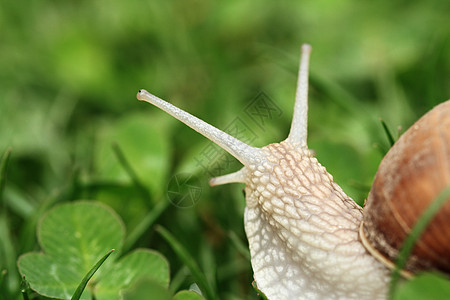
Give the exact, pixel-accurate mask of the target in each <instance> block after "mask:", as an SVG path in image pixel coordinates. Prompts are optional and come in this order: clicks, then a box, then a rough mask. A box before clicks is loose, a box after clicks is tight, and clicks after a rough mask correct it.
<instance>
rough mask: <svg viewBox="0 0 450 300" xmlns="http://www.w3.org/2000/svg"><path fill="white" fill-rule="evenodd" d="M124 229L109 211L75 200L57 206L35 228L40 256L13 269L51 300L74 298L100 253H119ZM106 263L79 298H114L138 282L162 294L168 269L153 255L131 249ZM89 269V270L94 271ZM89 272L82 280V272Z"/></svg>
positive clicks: (21, 261) (30, 256) (21, 260)
mask: <svg viewBox="0 0 450 300" xmlns="http://www.w3.org/2000/svg"><path fill="white" fill-rule="evenodd" d="M124 235H125V229H124V226H123V224H122V221H121V219H120V218H119V217H118V216H117V215H116V214H115V213H114V211H112V210H111V209H110V208H109V207H107V206H105V205H103V204H99V203H93V202H86V201H80V202H76V203H70V204H63V205H60V206H57V207H55V208H53V209H52V210H50V211H49V212H48V213H47V214H46V215H45V216H44V217H43V218H42V220H41V222H40V225H39V226H38V237H39V242H40V244H41V247H42V250H43V253H27V254H24V255H22V256H21V257H20V258H19V261H18V266H19V270H20V273H21V274H22V276H25V277H26V279H27V281H28V282H29V284H30V287H31V289H33V290H34V291H36V292H37V293H39V294H41V295H44V296H48V297H54V298H64V299H69V298H70V297H71V295H74V297H78V296H79V294H78V295H75V294H74V291H75V290H76V289H77V287H79V285H80V281H82V279H83V277H84V281H83V282H82V285H83V284H84V285H85V284H86V283H87V281H88V280H89V278H88V276H90V275H92V273H93V269H92V268H93V266H94V265H95V264H96V263H97V265H96V266H95V267H99V264H100V263H101V260H100V261H99V259H100V258H102V259H103V260H105V259H106V256H105V255H104V253H105V251H107V250H109V249H111V248H115V249H117V250H120V249H121V247H122V244H123V240H124ZM111 258H112V259H109V260H108V261H106V262H105V263H104V264H103V266H102V267H101V268H100V269H99V270H98V272H96V273H95V275H94V276H93V278H92V279H91V280H90V281H89V284H88V285H87V287H88V288H87V289H85V290H84V291H83V292H82V294H81V296H80V298H79V299H91V298H92V294H95V298H96V299H97V300H106V299H120V294H121V292H122V291H123V290H125V289H126V288H128V287H130V286H131V285H133V284H134V283H135V282H138V281H139V280H141V279H142V278H150V279H151V280H152V281H153V282H155V283H156V284H158V285H159V286H161V287H162V288H163V289H166V290H167V286H168V284H169V265H168V263H167V261H166V259H165V258H164V257H163V256H162V255H161V254H159V253H157V252H155V251H151V250H146V249H140V250H136V251H134V252H132V253H130V254H128V255H127V256H125V257H123V258H122V259H120V260H119V261H118V262H114V257H111ZM95 267H94V268H95ZM88 272H89V274H88V275H87V276H86V274H87V273H88ZM74 299H77V298H74Z"/></svg>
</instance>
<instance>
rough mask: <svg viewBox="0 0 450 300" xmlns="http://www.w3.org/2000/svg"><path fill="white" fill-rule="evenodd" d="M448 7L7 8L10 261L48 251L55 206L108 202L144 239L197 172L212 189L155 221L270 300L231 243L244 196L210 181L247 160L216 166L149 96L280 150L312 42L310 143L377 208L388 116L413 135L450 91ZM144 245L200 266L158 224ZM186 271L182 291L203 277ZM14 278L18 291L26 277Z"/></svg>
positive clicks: (204, 2) (345, 183)
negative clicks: (375, 188) (143, 96)
mask: <svg viewBox="0 0 450 300" xmlns="http://www.w3.org/2000/svg"><path fill="white" fill-rule="evenodd" d="M449 13H450V2H449V1H444V0H430V1H415V2H411V1H387V0H385V1H370V2H369V1H356V0H348V1H327V0H319V1H317V0H308V1H297V2H294V1H268V0H263V1H261V0H260V1H256V0H239V1H238V0H233V1H211V0H188V1H175V0H171V1H167V0H153V1H137V0H131V1H118V0H109V1H105V0H93V1H48V0H39V1H37V0H31V1H26V2H23V1H13V0H6V1H2V2H0V153H4V151H6V150H7V149H8V148H11V149H12V156H11V160H10V162H9V167H8V182H7V185H6V189H5V193H4V203H3V204H2V206H1V209H3V210H6V211H7V212H8V224H9V226H10V229H11V230H10V238H11V240H12V241H13V242H14V243H13V245H12V250H11V249H10V251H9V252H8V251H3V253H1V254H2V257H1V261H0V267H1V268H5V267H6V268H8V269H11V268H13V266H14V261H15V258H14V256H15V255H19V254H21V253H23V252H26V251H30V250H35V249H37V247H38V246H37V243H36V241H35V236H34V235H35V231H34V230H35V228H34V226H35V224H36V220H37V218H38V217H39V215H40V214H42V213H43V211H45V210H46V209H47V208H48V207H50V206H53V205H54V204H55V203H56V202H62V201H71V200H75V199H82V198H83V199H93V200H99V201H103V202H105V203H107V204H109V205H111V206H112V207H113V208H114V209H115V210H116V211H117V212H118V214H119V215H120V216H121V217H122V218H123V219H124V220H125V223H126V226H127V228H128V230H129V231H131V230H133V229H134V228H136V226H137V225H138V224H139V223H140V221H141V220H142V218H144V216H145V215H146V214H148V212H149V211H151V210H152V208H153V207H154V206H155V205H157V204H158V203H162V202H166V203H167V202H168V192H170V189H171V188H170V185H169V183H170V182H171V178H173V176H174V175H176V174H181V173H184V174H191V175H193V176H194V177H195V179H196V181H195V182H196V186H197V187H199V190H200V191H201V194H200V195H199V196H196V200H197V202H196V203H195V205H188V206H187V207H177V206H176V205H168V206H167V207H166V208H165V210H164V213H163V214H162V215H161V216H160V217H159V218H158V220H157V223H159V224H162V225H164V226H165V227H167V228H168V229H169V230H170V231H171V232H172V233H174V235H175V236H176V237H177V238H179V240H180V241H181V242H182V244H183V245H185V246H186V247H187V248H188V249H189V251H190V253H191V254H192V255H194V257H195V258H196V259H197V261H198V262H199V264H200V265H201V267H202V268H203V270H204V272H205V274H206V275H207V276H208V278H209V279H210V280H211V282H214V283H215V285H216V289H217V291H218V293H219V296H220V297H221V298H222V299H243V298H254V299H256V296H255V293H254V291H253V290H252V288H251V286H250V282H251V281H252V274H251V267H250V263H249V262H248V260H247V259H246V257H245V255H244V254H242V252H241V251H239V247H238V246H237V245H238V244H237V243H236V242H233V240H235V239H236V238H237V240H239V241H242V243H246V239H245V234H244V231H243V209H244V206H245V203H244V197H243V195H242V188H243V186H241V185H236V184H234V185H226V186H219V187H215V188H210V187H209V186H208V185H207V181H208V179H209V177H210V174H209V173H212V175H219V174H222V173H225V172H226V171H229V170H232V171H233V170H237V169H238V168H240V166H239V164H238V163H237V162H234V163H230V164H227V165H222V166H223V170H221V171H217V169H214V170H213V168H212V167H211V165H207V166H206V169H204V168H203V167H201V166H200V165H199V164H198V160H199V159H200V158H201V157H202V155H203V153H204V151H205V149H206V148H207V147H208V145H209V143H208V141H207V140H206V139H205V138H203V137H201V136H200V135H199V134H197V133H195V132H194V131H193V130H191V129H189V128H187V127H186V126H185V125H183V124H181V123H180V122H178V121H176V120H174V119H173V118H172V117H170V116H168V115H166V114H165V113H163V112H161V111H159V110H158V109H156V108H154V107H152V106H150V105H148V104H144V103H141V102H138V101H137V100H136V98H135V95H136V93H137V91H138V90H139V89H141V88H145V89H147V90H149V91H150V92H152V93H154V94H156V95H158V96H160V97H161V98H163V99H166V100H169V101H170V102H172V103H174V104H175V105H177V106H179V107H181V108H183V109H185V110H187V111H189V112H191V113H193V114H194V115H196V116H198V117H200V118H202V119H204V120H205V121H207V122H209V123H210V124H213V125H214V126H216V127H218V128H222V129H224V128H227V126H229V125H230V124H234V123H233V122H234V121H235V119H236V117H239V120H242V124H243V125H244V126H246V127H248V128H249V129H250V132H251V133H252V136H251V137H253V138H252V144H253V145H255V146H264V145H266V144H268V143H272V142H278V141H281V140H283V139H284V138H285V137H286V136H287V132H288V130H289V126H290V120H291V115H292V109H293V101H294V96H295V88H296V80H297V69H298V59H299V53H300V50H299V49H300V46H301V44H302V43H305V42H307V43H309V44H311V45H312V47H313V52H312V59H311V87H310V97H309V103H310V107H309V137H308V139H309V146H310V148H311V149H313V150H315V151H316V153H317V157H318V159H319V161H320V162H321V163H322V164H323V165H325V166H326V167H327V169H328V171H329V172H330V173H331V174H333V176H334V178H335V180H336V181H337V182H338V183H339V184H340V185H341V186H342V187H343V189H344V190H345V191H346V192H347V193H348V194H349V195H350V196H352V197H353V198H354V199H355V200H356V201H357V202H358V203H361V204H362V203H363V201H364V199H365V197H366V195H367V193H368V190H369V188H370V185H371V181H372V179H373V176H374V174H375V172H376V169H377V166H378V164H379V161H380V160H381V158H382V156H383V154H384V153H385V152H386V150H387V149H388V148H389V145H388V141H387V138H386V135H385V134H384V132H383V130H382V127H381V124H380V122H379V120H378V118H382V119H384V120H385V121H386V123H387V124H388V126H389V127H390V128H391V130H392V131H393V132H395V133H397V128H398V127H399V126H400V127H401V128H403V130H405V129H406V128H408V127H409V126H410V125H411V124H412V123H413V122H414V121H415V120H417V119H418V118H419V117H420V116H421V115H423V114H424V113H425V112H426V111H428V110H429V109H431V108H432V107H433V106H434V105H436V104H438V103H440V102H443V101H445V100H447V99H448V98H450V84H449V83H450V75H449V74H450V43H449V42H450V41H449V37H450V26H449V17H448V16H449ZM261 93H263V94H261ZM261 95H263V96H264V97H266V98H265V99H269V100H270V101H271V103H274V104H275V105H276V108H277V111H278V112H279V113H278V114H277V115H276V116H273V117H271V118H266V119H265V120H264V121H265V123H264V126H259V125H258V124H257V123H256V122H255V121H254V120H253V119H252V118H250V117H249V115H248V114H247V113H246V108H247V107H248V105H251V104H252V103H254V102H252V101H254V100H255V99H258V97H259V96H261ZM251 137H248V138H249V139H250V138H251ZM113 144H114V145H117V146H118V147H119V149H121V151H122V153H123V155H124V157H125V158H126V160H127V161H128V162H129V164H130V166H131V167H132V168H133V169H134V171H135V172H136V174H137V176H138V177H139V179H140V180H141V182H142V183H143V184H144V185H145V186H146V187H147V188H148V189H149V191H150V197H149V198H150V200H149V199H145V197H141V196H140V192H139V189H138V188H136V187H135V185H134V184H133V181H132V180H131V178H130V176H129V175H128V174H127V172H126V171H125V170H124V168H123V166H121V164H120V163H119V160H118V159H117V155H115V154H114V151H113V148H112V145H113ZM205 171H206V172H205ZM231 233H233V234H236V235H237V236H233V234H231ZM138 246H144V247H149V248H153V249H156V250H158V251H160V252H162V253H163V254H164V255H165V256H166V257H167V258H168V259H169V262H170V265H171V271H172V273H173V274H178V275H179V274H184V273H186V272H185V270H184V269H183V266H182V265H183V264H182V263H181V262H180V260H179V259H178V258H177V257H176V256H175V255H174V253H173V252H172V251H171V250H170V248H169V247H168V245H167V244H166V243H165V242H164V241H163V240H162V239H161V238H160V237H159V236H158V235H155V234H154V233H153V230H152V228H148V229H147V230H146V231H145V232H144V235H143V236H142V237H141V238H140V239H139V241H138ZM8 253H9V254H8ZM8 255H9V256H8ZM11 261H12V262H11ZM11 266H12V267H11ZM180 270H181V271H180ZM10 272H13V273H12V274H14V271H13V270H12V271H10ZM183 272H184V273H183ZM10 278H14V276H12V277H10ZM177 278H179V282H178V283H177V284H178V286H177V287H182V288H186V287H189V285H190V284H191V283H192V280H191V278H190V276H189V275H185V276H184V277H183V276H182V275H179V277H177ZM4 286H5V290H8V291H11V290H14V289H15V288H17V280H16V279H15V278H14V279H9V281H8V282H7V283H4ZM177 287H173V288H175V289H176V288H177Z"/></svg>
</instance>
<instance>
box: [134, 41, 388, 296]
mask: <svg viewBox="0 0 450 300" xmlns="http://www.w3.org/2000/svg"><path fill="white" fill-rule="evenodd" d="M310 51H311V47H310V46H309V45H303V46H302V57H301V62H300V70H299V79H298V84H297V94H296V102H295V106H294V116H293V121H292V125H291V130H290V133H289V135H288V138H287V139H286V140H284V141H282V142H280V143H274V144H270V145H268V146H265V147H262V148H256V147H252V146H250V145H247V144H245V143H243V142H241V141H239V140H238V139H236V138H234V137H232V136H230V135H228V134H227V133H225V132H223V131H221V130H219V129H217V128H215V127H213V126H211V125H209V124H208V123H206V122H204V121H202V120H200V119H198V118H196V117H194V116H192V115H190V114H188V113H187V112H185V111H183V110H181V109H179V108H177V107H175V106H173V105H171V104H169V103H167V102H165V101H164V100H162V99H160V98H158V97H156V96H154V95H152V94H150V93H148V92H147V91H145V90H140V91H139V92H138V94H137V98H138V99H139V100H142V101H146V102H149V103H151V104H153V105H155V106H157V107H159V108H161V109H163V110H165V111H166V112H168V113H169V114H171V115H172V116H174V117H175V118H177V119H179V120H180V121H182V122H184V123H185V124H186V125H188V126H190V127H191V128H193V129H194V130H196V131H198V132H199V133H201V134H203V135H204V136H205V137H207V138H209V139H210V140H211V141H213V142H214V143H216V144H217V145H219V146H220V147H222V148H223V149H224V150H226V151H227V152H229V153H230V154H231V155H233V156H234V157H235V158H237V159H238V160H239V161H240V162H241V163H242V164H243V165H244V167H243V168H242V169H241V170H239V171H237V172H235V173H232V174H228V175H224V176H221V177H217V178H213V179H211V181H210V184H211V185H221V184H226V183H232V182H241V183H245V184H246V187H245V191H246V209H245V215H244V226H245V232H246V235H247V238H248V242H249V247H250V254H251V264H252V268H253V272H254V279H255V282H256V284H257V287H258V289H259V290H261V291H262V292H263V293H264V294H265V295H266V296H267V298H268V299H271V300H273V299H384V298H386V297H387V293H388V285H389V281H390V270H389V269H388V268H387V267H386V266H385V265H383V264H382V263H380V262H379V261H378V259H377V258H375V257H374V256H373V255H372V254H371V253H370V252H369V251H368V250H367V249H366V248H365V247H364V245H363V243H362V242H361V239H360V235H359V230H360V227H361V224H362V222H363V218H364V213H363V209H362V208H361V207H360V206H358V205H357V204H356V203H355V202H354V201H353V200H352V199H351V198H350V197H348V196H347V195H346V194H345V193H344V191H343V190H342V189H341V188H340V187H339V186H338V185H337V184H336V183H335V182H334V181H333V177H332V176H331V175H330V174H329V173H328V172H327V171H326V169H325V168H324V167H323V166H322V165H321V164H320V163H319V162H318V161H317V159H316V158H315V157H313V155H312V154H311V152H310V151H309V150H308V147H307V143H306V137H307V93H308V65H309V55H310Z"/></svg>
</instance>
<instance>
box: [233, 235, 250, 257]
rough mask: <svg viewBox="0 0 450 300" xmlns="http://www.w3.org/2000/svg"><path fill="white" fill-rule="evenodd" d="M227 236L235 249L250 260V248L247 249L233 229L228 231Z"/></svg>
mask: <svg viewBox="0 0 450 300" xmlns="http://www.w3.org/2000/svg"><path fill="white" fill-rule="evenodd" d="M228 237H229V239H230V240H231V244H232V245H234V247H236V250H237V251H238V252H239V253H240V254H241V255H242V256H244V257H245V258H246V259H247V260H248V261H250V250H248V246H247V245H245V244H244V242H243V241H242V240H241V239H240V238H239V237H238V236H237V234H236V233H234V231H229V232H228Z"/></svg>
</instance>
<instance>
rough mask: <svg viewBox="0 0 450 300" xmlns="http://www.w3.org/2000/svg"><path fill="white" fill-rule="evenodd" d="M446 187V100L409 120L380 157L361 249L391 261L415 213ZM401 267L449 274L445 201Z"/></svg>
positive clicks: (449, 116)
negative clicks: (364, 248)
mask: <svg viewBox="0 0 450 300" xmlns="http://www.w3.org/2000/svg"><path fill="white" fill-rule="evenodd" d="M448 186H450V100H448V101H446V102H444V103H441V104H440V105H438V106H436V107H435V108H434V109H432V110H431V111H429V112H428V113H427V114H425V115H424V116H423V117H422V118H420V119H419V120H418V121H417V122H416V123H415V124H413V126H411V128H409V129H408V130H407V131H406V132H405V133H404V134H403V135H402V136H401V137H400V139H399V140H398V141H397V142H396V143H395V144H394V146H393V147H392V148H391V149H390V150H389V152H388V153H387V154H386V156H385V157H384V159H383V160H382V161H381V164H380V166H379V168H378V172H377V174H376V175H375V179H374V182H373V185H372V188H371V190H370V193H369V197H368V199H367V202H366V206H365V208H364V222H363V226H362V227H361V229H362V231H361V235H362V239H363V240H365V241H366V243H365V244H366V245H365V246H366V248H367V249H368V250H369V251H370V252H371V253H372V254H374V255H376V256H379V255H381V259H380V260H385V259H387V260H388V261H393V260H394V259H395V257H396V256H397V254H398V252H399V249H400V248H401V246H402V244H403V242H404V240H405V238H406V237H407V236H408V234H409V232H410V231H411V229H412V227H413V226H414V225H415V223H416V222H417V220H418V219H419V218H420V216H421V214H422V213H423V212H424V211H425V209H426V208H427V207H428V206H429V205H430V203H432V202H433V201H434V199H435V198H436V197H437V196H438V195H439V193H440V192H441V191H442V190H443V189H444V188H446V187H448ZM449 200H450V199H449ZM367 242H368V243H367ZM388 264H389V263H388ZM405 269H406V270H407V271H410V272H418V271H422V270H427V269H437V270H440V271H443V272H446V273H449V274H450V201H446V203H445V204H444V205H443V206H442V207H441V209H440V210H439V212H438V213H437V214H436V215H435V216H434V217H433V219H432V220H431V221H430V223H429V224H428V226H427V228H426V229H425V231H424V232H423V234H422V235H421V237H420V238H419V239H418V240H417V242H416V244H415V246H414V248H413V251H412V253H411V255H410V257H409V259H408V261H407V264H406V266H405Z"/></svg>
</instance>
